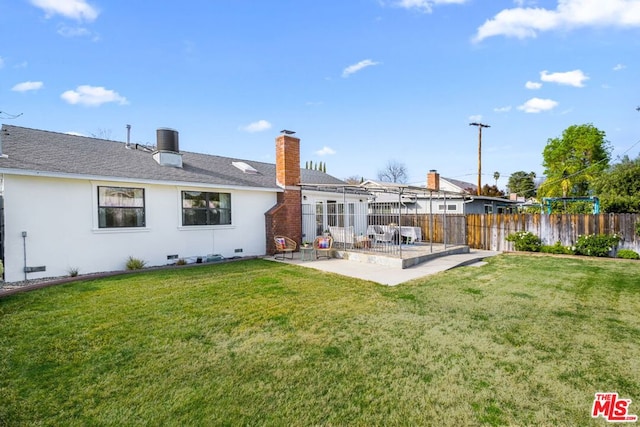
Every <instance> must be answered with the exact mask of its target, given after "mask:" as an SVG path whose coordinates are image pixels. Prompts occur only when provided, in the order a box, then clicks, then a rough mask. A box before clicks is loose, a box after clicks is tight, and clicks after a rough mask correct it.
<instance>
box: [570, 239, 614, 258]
mask: <svg viewBox="0 0 640 427" xmlns="http://www.w3.org/2000/svg"><path fill="white" fill-rule="evenodd" d="M619 241H620V236H618V235H617V234H613V235H611V236H609V235H606V234H586V235H582V236H579V237H578V241H577V242H576V254H578V255H587V256H600V257H606V256H609V253H610V252H611V251H612V250H613V248H614V247H615V246H617V245H618V242H619Z"/></svg>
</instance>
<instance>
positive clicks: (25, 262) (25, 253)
mask: <svg viewBox="0 0 640 427" xmlns="http://www.w3.org/2000/svg"><path fill="white" fill-rule="evenodd" d="M22 248H23V252H24V268H23V269H22V271H24V280H25V282H26V281H27V232H26V231H23V232H22Z"/></svg>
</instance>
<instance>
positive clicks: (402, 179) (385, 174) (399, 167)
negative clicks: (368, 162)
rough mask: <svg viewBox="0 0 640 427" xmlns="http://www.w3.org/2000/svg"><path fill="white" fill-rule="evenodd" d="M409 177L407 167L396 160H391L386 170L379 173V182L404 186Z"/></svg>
mask: <svg viewBox="0 0 640 427" xmlns="http://www.w3.org/2000/svg"><path fill="white" fill-rule="evenodd" d="M407 177H408V174H407V167H406V166H405V165H404V163H400V162H398V161H396V160H389V161H388V162H387V165H386V166H385V167H384V169H382V170H380V171H378V180H379V181H384V182H397V183H401V184H404V183H406V182H407Z"/></svg>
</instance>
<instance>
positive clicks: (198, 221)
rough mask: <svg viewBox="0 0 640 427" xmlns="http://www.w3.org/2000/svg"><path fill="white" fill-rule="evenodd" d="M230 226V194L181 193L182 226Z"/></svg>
mask: <svg viewBox="0 0 640 427" xmlns="http://www.w3.org/2000/svg"><path fill="white" fill-rule="evenodd" d="M229 224H231V194H229V193H209V192H204V191H183V192H182V225H185V226H187V225H229Z"/></svg>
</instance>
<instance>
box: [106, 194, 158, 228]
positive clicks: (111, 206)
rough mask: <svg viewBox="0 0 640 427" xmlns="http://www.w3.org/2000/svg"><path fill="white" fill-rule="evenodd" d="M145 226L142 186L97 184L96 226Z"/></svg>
mask: <svg viewBox="0 0 640 427" xmlns="http://www.w3.org/2000/svg"><path fill="white" fill-rule="evenodd" d="M145 226H146V220H145V195H144V188H133V187H115V186H98V228H130V227H139V228H141V227H145Z"/></svg>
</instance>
